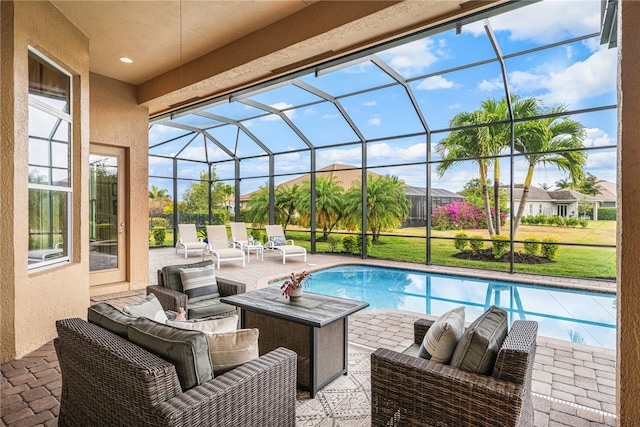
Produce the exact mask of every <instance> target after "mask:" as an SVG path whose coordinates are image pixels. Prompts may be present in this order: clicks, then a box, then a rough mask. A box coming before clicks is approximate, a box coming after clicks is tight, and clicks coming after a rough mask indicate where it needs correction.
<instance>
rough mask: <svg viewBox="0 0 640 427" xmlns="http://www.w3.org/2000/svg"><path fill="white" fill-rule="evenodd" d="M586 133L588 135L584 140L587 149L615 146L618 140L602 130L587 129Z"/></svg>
mask: <svg viewBox="0 0 640 427" xmlns="http://www.w3.org/2000/svg"><path fill="white" fill-rule="evenodd" d="M585 132H586V134H587V136H586V138H585V139H584V145H585V147H598V146H603V145H613V144H615V143H616V140H615V139H614V138H612V137H611V136H610V135H609V134H608V133H606V132H605V131H604V130H602V129H599V128H586V129H585Z"/></svg>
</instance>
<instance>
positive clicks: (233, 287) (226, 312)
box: [147, 260, 247, 319]
mask: <svg viewBox="0 0 640 427" xmlns="http://www.w3.org/2000/svg"><path fill="white" fill-rule="evenodd" d="M204 265H213V261H211V260H207V261H203V262H198V263H193V264H184V265H174V266H168V267H172V268H174V269H175V268H180V267H185V268H187V267H201V266H204ZM166 268H167V267H165V268H164V269H160V270H158V284H157V285H150V286H147V295H149V294H154V295H155V296H156V297H157V298H158V301H160V304H161V305H162V308H163V309H164V310H165V311H173V312H178V311H179V308H180V307H182V308H186V311H187V318H189V319H195V318H199V317H208V316H211V315H215V316H231V315H234V314H238V311H237V308H236V307H235V306H232V305H228V304H224V303H220V302H219V301H218V299H219V298H216V299H215V301H211V302H212V303H213V304H216V305H217V311H216V312H215V313H212V312H211V311H210V310H208V309H207V307H206V302H198V303H196V305H195V306H194V305H193V304H192V305H188V304H187V295H186V294H185V293H183V292H181V291H179V290H176V289H172V288H170V287H169V286H167V285H168V284H167V278H165V271H166ZM216 282H217V284H218V291H219V292H220V298H222V297H226V296H230V295H235V294H240V293H243V292H246V291H247V286H246V285H245V284H244V283H240V282H237V281H235V280H230V279H224V278H222V277H219V276H216ZM175 287H176V286H175V285H174V288H175ZM177 287H178V288H180V289H182V286H181V285H179V286H177Z"/></svg>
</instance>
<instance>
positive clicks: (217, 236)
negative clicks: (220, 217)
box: [202, 225, 244, 270]
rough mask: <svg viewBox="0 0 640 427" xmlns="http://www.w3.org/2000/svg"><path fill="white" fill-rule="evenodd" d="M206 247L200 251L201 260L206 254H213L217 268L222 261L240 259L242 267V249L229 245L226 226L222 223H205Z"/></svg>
mask: <svg viewBox="0 0 640 427" xmlns="http://www.w3.org/2000/svg"><path fill="white" fill-rule="evenodd" d="M207 240H208V242H209V243H208V244H207V248H206V249H205V250H204V251H203V252H202V260H203V261H204V257H205V255H207V254H213V255H215V256H216V260H217V261H218V270H219V269H220V263H221V262H222V261H225V262H226V261H242V266H243V267H244V251H243V250H242V249H239V248H236V247H232V246H229V245H230V244H231V243H230V242H229V238H228V237H227V227H225V226H224V225H207Z"/></svg>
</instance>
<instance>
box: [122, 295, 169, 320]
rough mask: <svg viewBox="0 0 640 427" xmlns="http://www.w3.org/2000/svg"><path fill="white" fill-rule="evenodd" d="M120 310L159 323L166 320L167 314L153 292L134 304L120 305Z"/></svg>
mask: <svg viewBox="0 0 640 427" xmlns="http://www.w3.org/2000/svg"><path fill="white" fill-rule="evenodd" d="M122 311H123V312H125V313H126V314H128V315H129V316H133V317H146V318H148V319H151V320H155V321H156V322H160V323H164V322H166V321H167V315H166V313H165V312H164V310H163V309H162V305H160V301H158V298H157V297H156V296H155V295H154V294H149V295H147V297H146V298H145V299H143V300H141V301H139V302H137V303H135V304H131V305H126V306H124V307H122Z"/></svg>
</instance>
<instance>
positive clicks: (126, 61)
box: [120, 56, 133, 64]
mask: <svg viewBox="0 0 640 427" xmlns="http://www.w3.org/2000/svg"><path fill="white" fill-rule="evenodd" d="M120 61H122V62H124V63H125V64H131V63H132V62H133V59H131V58H127V57H126V56H123V57H122V58H120Z"/></svg>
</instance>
